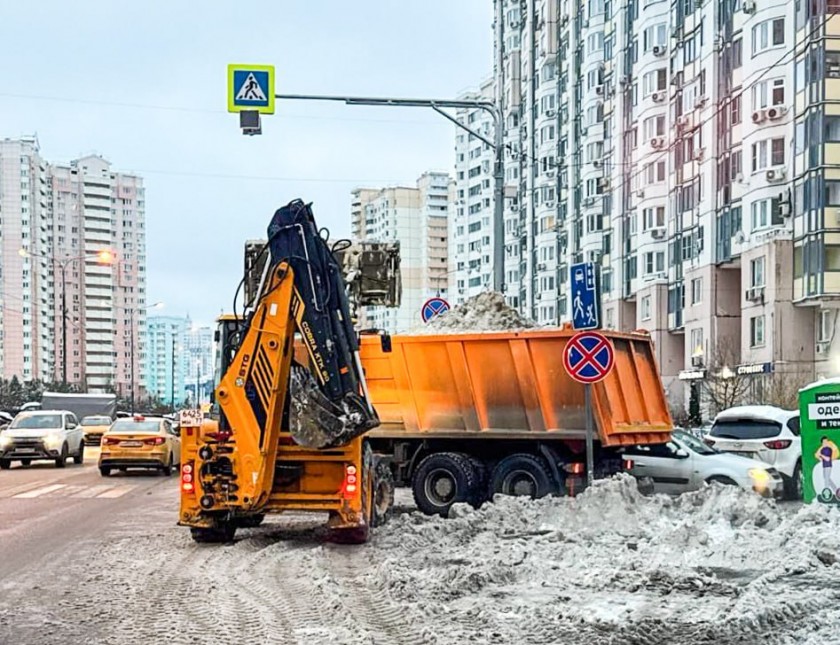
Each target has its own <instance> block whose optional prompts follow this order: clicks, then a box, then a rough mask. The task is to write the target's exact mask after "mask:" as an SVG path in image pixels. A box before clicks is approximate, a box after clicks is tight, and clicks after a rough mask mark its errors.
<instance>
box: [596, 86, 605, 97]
mask: <svg viewBox="0 0 840 645" xmlns="http://www.w3.org/2000/svg"><path fill="white" fill-rule="evenodd" d="M595 94H597V95H598V96H604V86H603V85H596V86H595Z"/></svg>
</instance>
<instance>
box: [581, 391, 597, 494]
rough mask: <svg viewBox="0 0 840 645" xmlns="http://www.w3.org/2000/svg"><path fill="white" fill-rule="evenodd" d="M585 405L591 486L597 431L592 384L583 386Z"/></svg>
mask: <svg viewBox="0 0 840 645" xmlns="http://www.w3.org/2000/svg"><path fill="white" fill-rule="evenodd" d="M583 407H585V408H586V485H587V486H591V485H592V480H594V479H595V455H594V451H595V445H594V444H595V439H594V437H593V436H592V435H593V434H594V433H595V430H594V428H593V426H594V425H595V424H594V423H592V386H591V385H584V386H583Z"/></svg>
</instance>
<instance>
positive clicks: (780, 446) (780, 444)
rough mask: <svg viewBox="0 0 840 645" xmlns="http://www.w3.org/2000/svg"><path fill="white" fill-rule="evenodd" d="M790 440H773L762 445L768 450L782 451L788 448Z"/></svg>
mask: <svg viewBox="0 0 840 645" xmlns="http://www.w3.org/2000/svg"><path fill="white" fill-rule="evenodd" d="M791 443H792V442H791V440H790V439H774V440H773V441H765V442H764V445H765V446H767V447H768V448H770V450H784V449H785V448H788V447H789V446H790V444H791Z"/></svg>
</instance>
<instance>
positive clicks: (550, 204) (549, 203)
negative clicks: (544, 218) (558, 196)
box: [545, 202, 554, 208]
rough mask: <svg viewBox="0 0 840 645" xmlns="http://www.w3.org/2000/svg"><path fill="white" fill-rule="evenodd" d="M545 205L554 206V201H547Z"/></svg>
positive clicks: (547, 206)
mask: <svg viewBox="0 0 840 645" xmlns="http://www.w3.org/2000/svg"><path fill="white" fill-rule="evenodd" d="M545 207H546V208H554V202H546V203H545Z"/></svg>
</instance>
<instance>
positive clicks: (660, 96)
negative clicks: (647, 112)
mask: <svg viewBox="0 0 840 645" xmlns="http://www.w3.org/2000/svg"><path fill="white" fill-rule="evenodd" d="M650 98H652V99H653V102H654V103H662V101H664V100H665V92H654V93H653V94H651V95H650Z"/></svg>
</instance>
